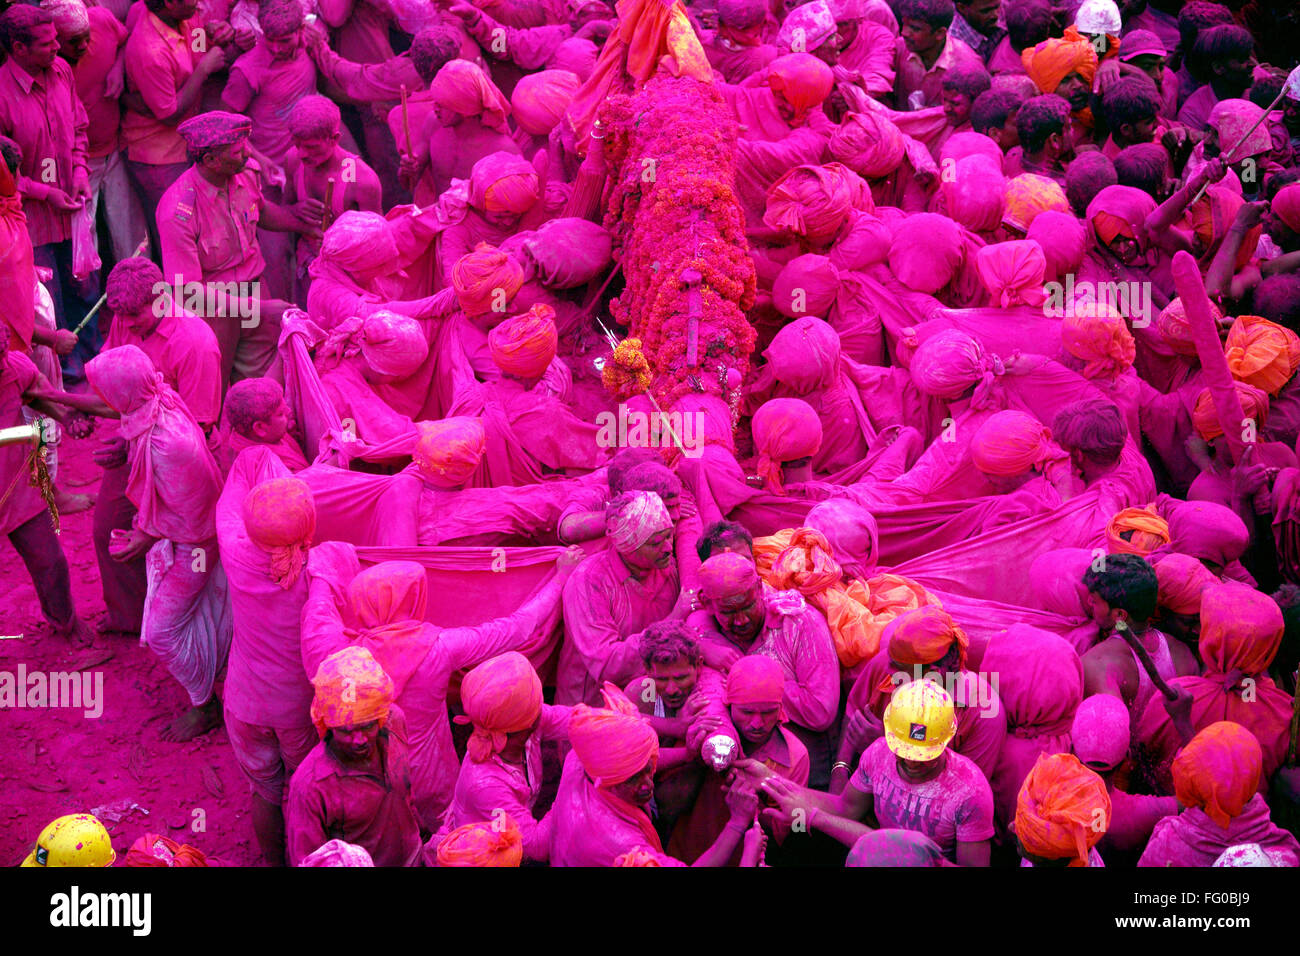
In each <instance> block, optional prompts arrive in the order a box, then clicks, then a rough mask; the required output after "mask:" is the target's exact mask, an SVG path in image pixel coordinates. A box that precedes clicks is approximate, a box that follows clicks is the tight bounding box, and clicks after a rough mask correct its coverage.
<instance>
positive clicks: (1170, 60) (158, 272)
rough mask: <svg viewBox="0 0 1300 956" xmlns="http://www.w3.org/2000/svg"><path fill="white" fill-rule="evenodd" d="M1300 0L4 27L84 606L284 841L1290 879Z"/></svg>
mask: <svg viewBox="0 0 1300 956" xmlns="http://www.w3.org/2000/svg"><path fill="white" fill-rule="evenodd" d="M1298 12H1300V11H1298V10H1297V8H1296V6H1295V5H1294V4H1291V3H1289V2H1287V0H1245V2H1243V0H1228V2H1226V3H1218V2H1212V0H1187V2H1185V3H1184V2H1180V0H1119V2H1118V5H1117V2H1116V0H1083V2H1082V3H1079V2H1077V0H811V2H804V3H799V2H797V0H785V2H784V3H781V2H779V0H775V2H774V0H716V2H714V0H698V2H690V3H688V4H686V5H685V6H683V5H682V3H681V2H680V0H671V2H668V0H618V4H617V7H616V8H615V7H611V6H610V5H609V4H607V3H606V2H605V0H476V2H475V3H474V4H471V3H470V2H467V0H236V2H234V3H231V2H229V0H134V2H131V0H93V2H91V3H87V2H86V0H41V2H40V3H39V4H28V3H10V4H8V5H7V8H6V9H5V10H4V12H3V13H2V14H0V45H2V46H3V51H4V62H3V65H0V158H2V159H3V162H0V301H3V303H4V308H3V311H2V312H0V317H2V318H3V325H0V419H2V420H0V426H2V427H5V428H11V427H15V426H22V425H24V424H25V423H26V424H31V423H33V422H35V423H36V426H35V427H34V428H33V429H31V435H32V436H37V435H39V441H37V439H36V438H35V437H33V440H32V441H31V442H28V443H26V444H24V443H13V444H8V445H3V446H0V489H3V492H4V497H3V499H0V521H3V523H4V529H3V530H4V532H5V534H6V535H7V536H8V538H9V541H10V543H11V544H12V545H13V548H14V549H15V551H16V552H17V555H18V556H19V557H21V559H22V561H23V562H24V563H25V565H26V567H27V569H28V571H29V572H30V574H31V579H32V584H33V586H34V587H35V589H36V592H37V594H38V596H39V599H40V606H41V610H42V612H43V614H44V616H45V618H46V620H47V622H48V634H46V635H44V636H43V637H42V639H43V640H49V641H66V642H67V643H68V645H69V646H78V645H84V644H86V643H89V642H91V641H95V640H98V641H101V642H106V641H107V642H111V641H114V640H122V639H138V640H139V641H140V642H141V643H142V644H144V645H146V646H147V647H148V648H149V649H150V651H151V652H152V653H153V654H155V655H156V657H157V659H158V662H159V664H160V666H161V667H163V668H165V669H166V671H167V673H168V674H169V675H170V677H169V679H170V680H174V681H175V682H177V683H178V684H179V685H180V686H181V687H183V689H184V691H185V693H186V695H187V696H188V698H189V703H190V705H191V706H190V708H189V709H188V710H187V711H185V712H184V713H182V714H180V715H179V716H176V717H175V719H174V720H172V721H171V722H170V723H168V724H167V725H166V727H165V728H164V729H163V730H162V737H163V739H164V741H168V742H175V743H179V742H184V741H188V740H192V739H194V738H196V737H198V736H200V735H204V734H208V733H211V732H212V731H214V730H215V729H216V728H218V727H222V726H224V732H225V735H226V737H227V738H228V740H229V746H230V748H231V749H232V751H233V754H234V756H235V758H236V760H237V762H238V764H239V767H240V768H241V770H242V771H243V773H244V775H245V777H246V778H247V783H248V786H249V797H248V802H249V807H250V818H251V822H252V827H253V830H254V832H255V835H256V839H257V845H258V847H259V849H260V852H261V854H262V856H263V858H264V861H265V863H266V864H267V865H270V866H281V865H286V864H287V865H292V866H322V865H331V866H368V865H374V866H433V865H437V866H517V865H520V864H521V863H522V864H525V865H552V866H638V865H646V866H681V865H691V866H734V865H740V866H769V865H770V866H783V865H784V866H794V865H827V866H841V865H849V866H954V865H955V866H977V867H987V866H1017V865H1018V866H1101V865H1107V866H1112V867H1116V866H1119V867H1124V866H1140V867H1163V866H1211V865H1213V866H1298V865H1300V844H1298V843H1297V841H1296V838H1295V837H1294V836H1293V835H1292V834H1293V831H1294V832H1300V830H1297V829H1296V828H1297V827H1300V813H1298V812H1297V809H1296V803H1297V801H1300V771H1297V769H1296V767H1295V757H1296V733H1295V729H1294V726H1293V713H1294V712H1295V706H1294V702H1293V701H1294V697H1295V693H1296V670H1297V666H1298V665H1300V587H1297V584H1300V462H1298V461H1297V440H1298V439H1300V377H1297V372H1298V371H1300V336H1298V335H1297V330H1300V73H1292V71H1293V69H1294V68H1295V66H1296V60H1297V54H1298V52H1300V51H1297V49H1296V48H1295V47H1294V46H1293V44H1294V42H1295V37H1296V36H1297V32H1296V30H1295V27H1296V23H1297V18H1298ZM656 78H657V79H656ZM659 82H664V83H675V84H677V85H675V86H673V87H672V89H673V90H674V91H676V92H674V93H673V96H678V95H681V96H685V97H686V100H685V101H684V102H687V103H688V104H689V103H692V102H698V104H699V108H698V110H691V109H687V110H686V111H685V112H686V115H683V110H682V109H679V108H678V107H679V105H680V103H679V101H678V100H676V99H675V100H673V104H674V105H673V107H672V108H671V109H667V108H665V109H656V108H655V107H654V103H653V102H651V103H650V105H649V106H647V107H646V108H645V109H642V108H641V106H640V105H636V104H644V103H645V102H646V100H645V98H644V97H645V93H644V92H643V93H642V99H632V100H629V99H628V97H629V96H633V94H636V93H637V92H638V91H650V93H651V100H653V91H654V90H656V89H660V88H661V87H656V86H654V85H653V84H654V83H659ZM647 84H651V85H649V86H648V85H647ZM662 89H667V87H662ZM682 90H684V91H685V92H684V93H682V92H681V91H682ZM665 95H667V94H665ZM629 102H630V103H632V104H634V108H633V107H628V106H627V104H628V103H629ZM620 104H621V105H620ZM694 123H700V124H709V130H710V133H711V135H718V136H720V137H721V138H720V140H719V142H721V143H723V144H724V146H725V149H723V152H724V153H725V154H726V155H715V156H710V157H707V165H708V169H710V170H713V169H716V168H722V169H724V170H726V175H725V176H723V177H722V179H721V180H719V179H718V178H717V177H716V176H713V175H712V173H710V175H709V176H708V177H705V176H704V175H703V172H701V174H700V175H699V176H698V177H696V176H695V175H694V174H693V171H692V170H693V169H696V168H698V169H699V170H701V171H702V170H704V169H705V167H706V158H705V157H697V160H696V166H694V167H693V166H692V165H691V160H690V157H689V156H688V157H687V159H686V160H685V161H681V160H680V157H678V158H677V159H674V160H673V161H671V162H670V161H669V159H668V158H666V157H664V156H644V155H634V154H633V153H632V152H629V151H628V148H627V146H626V144H627V143H628V142H635V141H636V140H634V139H632V138H630V137H632V136H633V133H631V132H629V131H636V133H635V135H641V136H648V135H651V134H654V135H658V134H660V133H662V134H663V135H662V136H661V138H660V140H659V142H662V143H665V144H667V143H670V142H671V140H672V137H671V136H670V135H669V134H670V133H671V132H672V130H673V129H674V128H680V129H686V130H689V128H690V127H691V126H692V125H693V124H694ZM656 124H657V125H656ZM647 127H649V131H648V133H647ZM606 136H609V137H610V139H609V140H608V141H606V139H605V137H606ZM620 136H621V137H622V138H621V139H619V137H620ZM615 141H617V142H618V143H621V144H623V145H622V146H620V147H619V148H618V149H615V150H613V151H612V152H611V154H610V155H608V156H606V155H604V152H603V151H604V150H605V145H606V143H607V142H609V143H613V142H615ZM683 142H684V140H683ZM665 148H666V149H667V148H669V147H668V146H665ZM683 149H685V147H683ZM656 164H658V165H656ZM719 164H721V165H720V166H719ZM657 170H658V172H656V171H657ZM651 197H653V209H652V210H651V212H653V213H654V214H655V215H659V216H667V217H668V219H667V220H665V221H666V222H667V227H666V229H665V231H664V232H663V233H662V241H663V242H664V243H667V242H668V241H669V240H670V236H671V235H672V234H674V233H675V234H678V237H679V238H680V236H681V235H687V234H690V235H695V234H696V232H695V230H697V227H699V226H700V223H701V222H702V221H704V220H706V219H708V220H710V221H714V220H716V221H722V220H723V219H725V218H726V216H732V215H734V217H736V218H735V219H734V221H735V222H736V223H738V224H739V227H740V228H742V229H743V236H741V235H738V234H737V235H736V236H735V237H734V241H729V242H728V243H727V246H728V248H726V249H720V248H718V245H719V243H717V242H714V243H713V244H712V246H710V244H709V243H707V242H706V243H703V245H702V247H701V249H702V251H697V252H696V253H695V256H696V258H695V259H694V260H692V261H693V262H694V263H695V265H693V266H692V267H691V270H693V271H691V270H685V271H683V272H681V273H680V275H667V276H666V275H664V274H663V273H662V272H661V270H662V269H663V268H664V266H663V263H661V262H660V261H657V260H655V252H656V246H655V245H654V243H655V242H658V241H660V239H659V238H654V237H651V238H648V236H649V234H648V233H646V232H645V230H646V229H649V228H650V226H649V225H648V223H650V222H651V221H652V220H651V219H650V218H649V216H650V213H645V215H642V214H641V213H637V214H636V215H635V216H633V214H632V213H631V212H630V211H629V210H633V209H634V208H638V207H637V206H636V203H637V202H640V203H641V207H639V208H641V209H642V210H645V209H646V208H648V207H650V206H651V205H652V201H651ZM690 210H705V212H704V213H702V214H695V215H692V213H691V212H690ZM717 210H721V211H722V212H721V213H719V212H716V211H717ZM673 217H676V218H673ZM727 221H731V220H727ZM637 230H641V235H640V236H639V237H636V249H635V254H632V253H631V252H629V251H628V250H629V249H631V248H632V246H631V243H632V241H633V240H632V239H629V236H635V233H636V231H637ZM658 235H659V234H655V236H658ZM711 235H713V234H711ZM716 235H727V236H729V235H731V233H727V232H718V233H716ZM674 241H676V240H674ZM665 248H666V246H665ZM647 250H648V252H647ZM662 258H663V259H664V260H665V261H667V260H668V258H669V257H668V256H667V254H665V255H664V256H663V257H662ZM652 260H654V261H652ZM672 261H673V262H674V263H676V262H677V261H678V259H673V260H672ZM674 268H676V266H674ZM654 283H663V284H664V287H670V288H671V290H672V294H673V295H674V296H676V295H678V294H680V295H681V298H680V301H681V302H683V303H687V302H689V303H691V304H690V305H689V307H687V306H683V307H682V309H678V307H677V306H676V305H671V307H669V306H665V307H663V308H661V309H659V311H658V312H656V311H655V310H654V308H652V307H651V306H652V305H654V304H653V303H645V302H633V301H631V300H632V298H633V297H634V290H645V289H654V288H660V287H661V286H659V285H655V284H654ZM620 297H621V298H620ZM665 301H668V300H665ZM677 301H679V300H678V299H673V300H672V302H674V303H675V302H677ZM724 307H726V308H730V309H733V310H734V309H736V308H741V309H743V315H744V319H745V322H744V323H743V324H744V328H743V330H742V333H743V334H733V333H732V332H727V333H726V334H723V333H721V332H717V331H716V329H717V328H721V325H717V324H716V323H715V319H716V317H717V316H720V315H722V314H723V312H722V311H720V310H722V309H723V308H724ZM683 310H685V311H683ZM678 312H682V314H681V315H679V314H677V313H678ZM665 313H668V314H665ZM629 315H630V316H633V319H630V320H629V322H630V323H631V327H624V326H622V325H619V324H618V322H617V321H616V319H617V318H619V317H626V316H629ZM674 319H680V320H682V322H681V324H680V325H679V326H678V328H680V329H682V330H684V331H682V333H681V334H680V335H677V334H676V333H671V332H668V331H667V329H668V326H667V325H664V326H663V327H662V328H660V327H658V326H656V327H653V328H652V327H651V325H652V324H653V323H654V322H663V323H667V322H669V321H670V320H674ZM717 322H719V323H720V322H722V320H721V319H717ZM711 323H715V324H711ZM750 343H753V347H752V349H751V348H750V347H749V346H750ZM719 362H721V364H716V363H719ZM708 363H715V364H708ZM706 369H707V374H706V371H705V370H706ZM718 370H720V371H719V374H714V372H715V371H718ZM615 373H617V374H615ZM715 379H716V381H715ZM670 382H671V383H674V384H673V385H672V387H669V384H668V383H670ZM628 383H632V385H633V386H635V387H630V386H629V385H628ZM49 420H54V421H55V422H57V423H59V424H61V426H62V427H61V428H60V429H52V428H51V427H50V426H49V425H48V421H49ZM611 421H616V422H618V425H617V427H612V426H611V425H610V422H611ZM669 423H671V424H669ZM92 440H93V441H96V442H97V445H96V450H95V451H94V460H95V462H96V464H97V465H98V466H99V467H100V468H102V472H103V474H102V478H101V480H100V483H99V486H98V490H97V493H96V494H95V495H94V496H93V499H92V497H91V496H88V495H84V494H74V493H71V492H70V491H69V490H68V489H67V488H62V487H60V484H59V474H58V467H57V466H58V456H59V452H60V450H61V449H62V450H64V451H65V453H66V449H67V448H68V447H69V444H70V443H71V442H77V441H92ZM38 444H39V449H40V450H39V452H38V451H37V450H36V448H37V445H38ZM92 507H93V509H94V522H93V539H94V541H93V544H94V552H95V556H96V559H97V562H98V566H99V571H100V578H101V580H102V586H103V596H104V603H105V608H106V614H105V616H104V618H103V620H102V622H100V623H99V631H100V632H101V633H100V635H99V636H96V635H95V634H94V633H93V632H92V631H91V629H90V626H89V624H88V623H87V622H86V621H84V620H83V619H82V617H81V616H79V614H78V611H77V608H76V607H75V605H74V601H73V598H72V592H71V587H70V580H69V566H68V561H67V558H66V556H65V553H64V546H65V545H66V544H67V542H66V540H65V541H63V542H62V543H61V541H60V538H59V537H58V536H57V535H56V523H55V515H56V514H57V513H58V512H60V511H61V512H63V513H68V512H72V511H76V510H86V509H89V508H92ZM7 560H8V559H7ZM84 796H85V799H86V800H87V801H89V803H88V805H90V803H93V795H92V794H86V795H84ZM33 836H34V837H35V847H34V849H33V850H32V853H31V855H30V856H29V857H28V858H27V860H26V861H25V863H24V865H30V866H59V865H81V866H90V865H99V866H103V865H109V864H111V863H113V862H114V860H115V859H116V856H117V854H116V852H115V851H114V849H113V846H112V840H111V838H110V837H109V835H108V833H107V831H106V830H105V829H104V827H103V825H102V824H101V823H100V821H98V820H96V819H95V818H94V817H92V816H89V815H88V814H75V815H72V816H69V817H62V818H60V819H59V820H56V821H54V822H53V823H51V824H50V826H49V827H48V828H47V829H46V830H45V831H44V832H43V833H42V834H40V835H39V836H38V837H37V836H36V835H33ZM125 862H126V863H128V864H131V865H154V866H158V865H165V866H192V865H204V864H208V863H212V862H215V861H212V860H209V859H207V858H206V857H205V855H204V853H203V848H202V847H193V846H187V845H181V844H178V843H176V842H174V841H172V840H170V839H168V838H167V837H165V836H160V835H157V834H146V835H144V836H142V837H141V838H140V840H138V841H136V843H135V844H134V845H133V846H132V847H131V849H130V851H129V852H128V853H126V854H125Z"/></svg>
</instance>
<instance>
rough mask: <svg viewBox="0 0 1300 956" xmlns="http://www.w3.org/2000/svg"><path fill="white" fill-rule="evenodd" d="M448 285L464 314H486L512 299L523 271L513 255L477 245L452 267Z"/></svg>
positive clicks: (486, 245)
mask: <svg viewBox="0 0 1300 956" xmlns="http://www.w3.org/2000/svg"><path fill="white" fill-rule="evenodd" d="M451 284H452V287H453V288H454V289H455V290H456V301H457V302H459V303H460V307H461V308H462V309H464V310H465V313H466V314H467V315H487V314H488V313H489V312H491V311H492V310H493V308H494V307H495V306H497V305H498V304H500V305H502V306H505V305H508V304H509V303H510V300H511V299H513V298H514V297H515V293H516V292H518V291H519V290H520V288H522V287H523V284H524V269H523V266H521V265H520V264H519V263H518V262H516V261H515V259H514V257H513V256H511V255H509V254H508V253H506V252H503V251H501V250H500V249H497V248H495V247H493V246H490V245H488V244H487V243H486V242H480V243H479V244H478V246H477V247H476V248H475V249H474V251H473V252H467V253H465V255H463V256H461V257H460V258H459V259H457V260H456V264H455V265H454V266H452V267H451ZM498 311H501V310H498Z"/></svg>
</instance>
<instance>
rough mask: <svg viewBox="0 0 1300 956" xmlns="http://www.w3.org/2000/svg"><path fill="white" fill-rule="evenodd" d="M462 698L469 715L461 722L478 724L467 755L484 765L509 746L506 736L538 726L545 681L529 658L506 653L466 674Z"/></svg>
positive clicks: (462, 683) (514, 652)
mask: <svg viewBox="0 0 1300 956" xmlns="http://www.w3.org/2000/svg"><path fill="white" fill-rule="evenodd" d="M460 699H461V703H462V704H463V706H464V708H465V716H464V717H458V718H456V720H457V722H458V723H471V724H473V725H474V733H473V735H472V736H471V737H470V739H469V745H468V749H467V754H468V756H469V759H470V760H473V761H474V762H475V763H483V762H484V761H485V760H488V759H490V758H491V757H492V755H493V754H497V753H500V752H501V750H502V749H503V748H504V747H505V745H506V734H514V733H518V732H520V731H522V730H529V729H531V728H532V726H533V724H535V723H537V718H538V717H539V716H540V715H541V713H542V682H541V680H540V679H539V678H538V676H537V671H536V670H534V669H533V665H532V664H531V663H529V661H528V658H526V657H524V655H522V654H520V653H519V652H518V651H506V653H504V654H501V655H500V656H498V657H494V658H492V659H491V660H487V661H484V662H483V663H482V664H479V665H478V667H475V668H474V669H473V670H472V671H470V672H469V673H468V674H466V675H465V679H464V680H463V681H462V682H461V685H460Z"/></svg>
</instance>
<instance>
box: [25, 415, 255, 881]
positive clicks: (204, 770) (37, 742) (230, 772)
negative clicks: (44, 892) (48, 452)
mask: <svg viewBox="0 0 1300 956" xmlns="http://www.w3.org/2000/svg"><path fill="white" fill-rule="evenodd" d="M98 444H99V440H98V438H96V437H95V436H93V435H92V436H91V437H90V438H89V439H86V440H83V441H74V440H72V439H71V438H67V437H65V439H64V443H63V445H62V447H61V453H60V463H59V476H60V479H59V484H60V485H61V486H63V487H64V488H65V490H67V491H71V492H80V493H95V492H96V491H98V488H99V475H100V470H99V468H98V467H97V466H96V465H95V464H94V462H92V461H91V458H90V455H91V452H92V451H93V450H94V449H95V448H96V447H98ZM85 480H90V483H89V484H86V485H77V484H75V482H78V481H85ZM91 515H92V513H91V512H90V511H85V512H82V513H80V514H75V515H67V516H64V518H63V535H62V543H63V550H64V553H65V554H66V555H67V556H68V561H69V563H70V565H71V568H72V593H73V597H74V598H75V599H76V603H77V610H78V612H79V613H80V614H81V616H82V618H83V619H85V620H86V621H87V623H89V625H90V627H91V628H92V629H96V628H97V627H98V625H99V623H100V621H101V620H102V619H103V616H104V600H103V595H102V593H101V591H100V584H99V570H98V567H97V566H96V563H95V552H94V546H93V544H92V542H91V525H92V517H91ZM0 634H4V635H14V634H22V635H23V637H22V638H21V639H16V640H0V672H9V673H10V674H16V673H17V671H18V666H19V664H24V665H25V666H26V668H27V671H28V672H29V673H30V672H33V671H43V672H47V673H48V672H67V671H71V670H74V669H80V670H81V671H83V672H86V673H89V674H91V677H92V681H93V680H95V679H96V678H95V675H96V673H98V674H102V687H103V692H102V695H101V701H100V702H101V704H102V707H103V713H102V715H100V716H99V717H98V718H93V719H92V718H90V717H87V716H85V714H84V713H83V708H77V709H71V708H64V709H57V708H44V709H26V708H15V709H9V708H7V707H6V708H5V709H3V710H0V866H13V865H16V864H17V863H19V862H20V861H21V860H22V858H23V857H24V856H25V855H26V854H27V852H28V851H29V850H30V849H31V846H32V843H33V841H34V840H35V839H36V837H37V835H38V834H39V833H40V831H41V829H42V828H43V827H44V826H45V825H46V824H47V823H49V822H50V821H51V820H53V819H54V818H55V817H58V816H61V815H63V814H65V813H76V812H82V811H92V812H94V813H95V814H96V815H97V816H98V817H99V819H100V820H101V821H103V823H104V824H105V826H107V827H108V831H109V833H110V834H112V837H113V848H114V849H115V850H116V851H117V857H118V865H121V863H122V862H123V860H124V858H125V856H126V851H127V849H128V847H130V845H131V843H132V842H134V841H135V840H136V839H137V838H138V837H140V836H141V835H142V834H144V833H146V832H155V833H161V834H163V835H165V836H167V837H169V838H171V839H173V840H175V841H176V842H178V843H189V844H192V845H193V846H195V847H197V848H198V849H200V850H202V851H203V852H204V853H207V854H208V855H209V856H215V857H217V858H219V859H220V860H221V861H222V862H223V863H230V864H235V865H254V864H257V863H259V862H260V854H259V853H258V850H257V846H256V842H255V840H254V838H253V830H252V825H251V823H250V820H249V815H248V806H249V795H248V785H247V784H246V783H245V781H244V777H243V775H242V774H241V773H240V770H239V767H238V765H237V764H236V763H235V758H234V755H233V754H232V753H231V750H230V744H229V742H228V741H227V739H226V734H225V731H224V730H216V731H213V732H211V733H209V734H207V735H206V736H204V737H200V738H198V739H197V740H194V741H191V742H189V743H185V744H171V743H166V742H164V741H162V740H160V739H159V737H158V733H159V731H160V730H161V729H162V727H163V726H164V725H165V724H166V722H168V721H170V720H171V719H172V718H174V717H176V716H177V715H179V714H180V713H181V712H182V711H183V710H184V709H185V707H186V704H187V699H186V697H185V695H184V692H183V691H182V690H181V688H180V685H178V684H177V683H176V682H175V681H174V680H172V678H171V677H170V676H169V675H168V673H167V672H166V670H165V669H164V668H163V667H162V665H161V664H160V663H159V662H158V660H157V659H156V658H155V657H154V655H153V654H152V652H150V651H149V650H148V649H147V648H143V647H141V646H140V645H139V643H138V641H137V640H135V639H124V638H122V637H119V636H115V637H112V638H106V637H103V636H100V635H98V633H97V634H96V637H95V642H94V644H93V646H92V647H90V648H86V649H74V648H72V647H71V646H70V645H68V644H66V643H64V642H62V641H60V640H57V639H55V638H52V637H51V636H50V635H49V632H48V630H47V629H46V627H45V623H44V620H43V619H42V617H41V613H40V607H39V605H38V604H37V601H36V592H35V590H34V589H33V587H32V583H31V578H30V577H29V576H28V574H27V569H26V568H25V567H23V564H22V561H21V560H20V559H19V558H18V555H17V553H16V552H15V551H14V550H13V548H12V547H11V546H10V544H9V542H8V540H7V539H3V540H0ZM92 686H93V685H92ZM83 703H84V702H83ZM96 808H100V809H96Z"/></svg>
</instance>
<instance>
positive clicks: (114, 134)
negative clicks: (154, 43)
mask: <svg viewBox="0 0 1300 956" xmlns="http://www.w3.org/2000/svg"><path fill="white" fill-rule="evenodd" d="M86 12H87V13H88V14H89V15H90V46H89V47H88V48H87V50H86V54H85V56H83V57H82V58H81V61H80V62H79V63H77V65H76V66H74V67H73V68H72V73H73V76H74V77H75V78H76V83H77V95H78V96H80V97H81V102H82V105H84V106H85V107H86V119H87V121H88V125H87V127H86V140H87V144H86V155H87V157H89V158H91V159H98V158H99V157H101V156H108V155H109V154H110V153H115V152H117V151H118V149H119V148H120V147H121V131H122V104H121V103H119V102H118V98H117V97H116V96H108V95H107V94H106V93H105V81H106V80H107V78H108V75H109V73H111V72H112V70H113V64H114V63H116V62H117V57H118V54H119V53H120V52H121V50H122V47H123V46H125V45H126V36H127V34H126V27H124V26H122V21H120V20H118V18H117V17H115V16H113V14H112V13H110V12H109V11H108V10H106V9H104V8H103V7H88V8H87V10H86Z"/></svg>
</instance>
